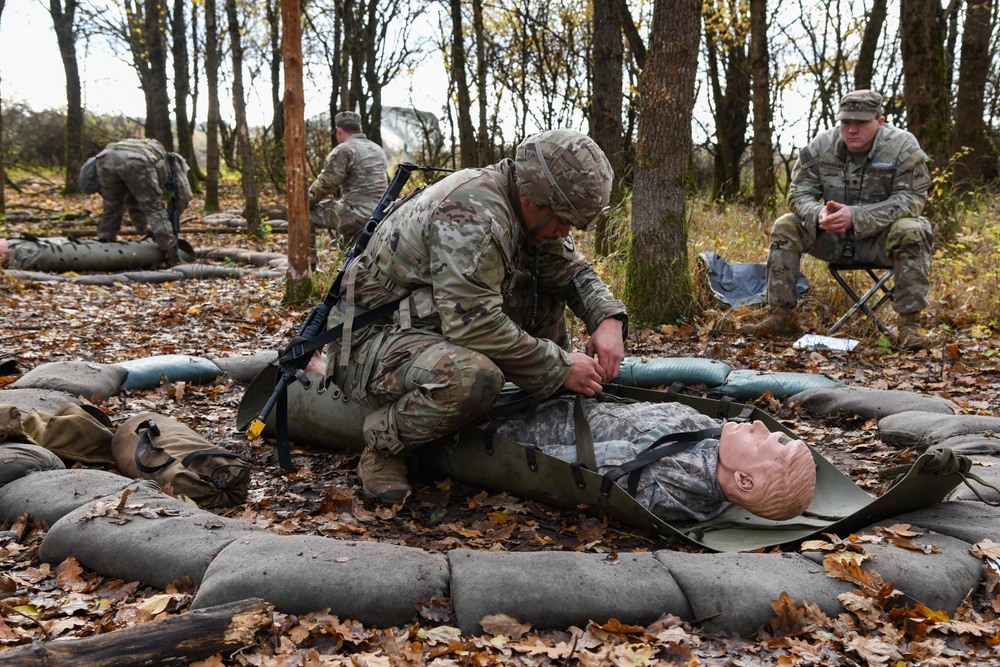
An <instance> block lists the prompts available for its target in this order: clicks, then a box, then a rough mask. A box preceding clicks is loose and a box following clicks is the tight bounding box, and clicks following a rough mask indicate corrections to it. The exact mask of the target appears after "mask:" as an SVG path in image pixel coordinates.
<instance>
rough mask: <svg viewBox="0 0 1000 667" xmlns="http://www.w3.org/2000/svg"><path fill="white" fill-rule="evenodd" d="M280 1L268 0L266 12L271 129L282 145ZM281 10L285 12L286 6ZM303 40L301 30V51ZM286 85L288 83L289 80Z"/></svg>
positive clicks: (283, 134)
mask: <svg viewBox="0 0 1000 667" xmlns="http://www.w3.org/2000/svg"><path fill="white" fill-rule="evenodd" d="M278 2H279V0H267V8H266V10H265V13H266V16H267V32H268V41H269V43H270V45H271V108H272V109H273V112H272V114H271V129H272V130H273V132H274V140H275V141H276V142H278V143H279V145H280V142H281V141H282V140H283V138H284V136H285V118H284V113H285V110H284V106H283V105H282V103H281V63H282V58H284V57H286V56H284V55H283V50H282V46H281V38H282V35H281V32H280V30H281V29H282V28H281V25H279V23H280V21H279V20H278V11H279V8H278V6H277V5H278ZM280 10H281V12H282V14H284V11H285V8H284V6H282V7H281V8H280ZM297 15H301V10H300V11H299V12H297ZM301 42H302V31H301V30H299V44H300V51H301ZM285 85H286V86H287V85H288V84H287V82H286V84H285ZM286 157H287V156H286Z"/></svg>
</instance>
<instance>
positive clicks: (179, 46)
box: [170, 0, 201, 193]
mask: <svg viewBox="0 0 1000 667" xmlns="http://www.w3.org/2000/svg"><path fill="white" fill-rule="evenodd" d="M187 1H188V0H174V14H173V21H172V23H171V29H170V37H171V40H172V45H173V48H172V53H173V56H174V124H175V126H176V127H177V152H178V153H179V154H180V155H181V156H182V157H183V158H184V160H185V161H186V162H187V163H188V166H190V170H189V171H188V182H189V183H190V184H191V192H197V193H200V192H201V185H200V184H199V183H198V172H199V169H198V156H197V155H196V154H195V152H194V141H193V139H192V136H191V123H190V121H189V120H188V110H187V109H188V108H187V101H188V97H189V96H190V95H191V88H190V86H189V84H188V78H189V77H188V50H187V21H185V20H184V18H185V17H184V4H185V3H186V2H187Z"/></svg>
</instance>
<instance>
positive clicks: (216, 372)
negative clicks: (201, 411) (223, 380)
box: [115, 354, 222, 389]
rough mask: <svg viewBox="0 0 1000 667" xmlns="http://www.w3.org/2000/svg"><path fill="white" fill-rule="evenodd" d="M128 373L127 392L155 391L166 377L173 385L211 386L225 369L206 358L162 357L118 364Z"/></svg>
mask: <svg viewBox="0 0 1000 667" xmlns="http://www.w3.org/2000/svg"><path fill="white" fill-rule="evenodd" d="M115 366H117V367H118V368H124V369H125V370H126V372H127V374H126V376H125V379H124V380H122V387H124V388H125V389H155V388H156V387H159V386H160V379H161V378H162V377H163V376H166V377H167V379H168V380H170V381H172V382H178V381H184V382H192V383H194V384H208V383H211V382H215V379H216V378H217V377H219V376H220V375H222V369H221V368H219V367H218V366H216V365H215V364H214V363H212V362H211V361H209V360H208V359H205V358H203V357H195V356H192V355H189V354H162V355H156V356H152V357H140V358H138V359H129V360H128V361H120V362H118V363H117V364H115Z"/></svg>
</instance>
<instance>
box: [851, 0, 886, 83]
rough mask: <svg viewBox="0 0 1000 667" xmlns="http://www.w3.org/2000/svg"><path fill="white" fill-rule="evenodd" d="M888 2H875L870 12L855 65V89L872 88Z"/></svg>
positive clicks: (881, 0)
mask: <svg viewBox="0 0 1000 667" xmlns="http://www.w3.org/2000/svg"><path fill="white" fill-rule="evenodd" d="M886 3H887V0H875V1H874V2H873V3H872V8H871V10H870V11H869V12H868V22H867V23H865V32H864V35H863V36H862V38H861V49H860V50H859V51H858V62H857V64H855V65H854V89H855V90H867V89H869V88H871V87H872V74H873V73H874V72H875V52H876V51H877V50H878V38H879V37H880V36H881V35H882V26H883V25H885V19H886V17H887V16H888V9H887V7H886Z"/></svg>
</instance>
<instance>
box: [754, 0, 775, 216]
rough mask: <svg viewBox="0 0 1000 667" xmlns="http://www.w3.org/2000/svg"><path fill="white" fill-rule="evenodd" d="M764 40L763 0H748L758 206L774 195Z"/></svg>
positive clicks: (769, 85) (767, 76) (756, 200)
mask: <svg viewBox="0 0 1000 667" xmlns="http://www.w3.org/2000/svg"><path fill="white" fill-rule="evenodd" d="M768 45H769V44H768V40H767V0H750V70H751V72H752V77H751V78H752V81H753V203H754V206H756V207H757V209H758V210H762V209H764V208H765V207H767V206H768V205H769V204H770V203H771V201H772V200H773V198H774V147H773V146H772V143H771V122H772V114H771V61H770V58H769V52H768Z"/></svg>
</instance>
